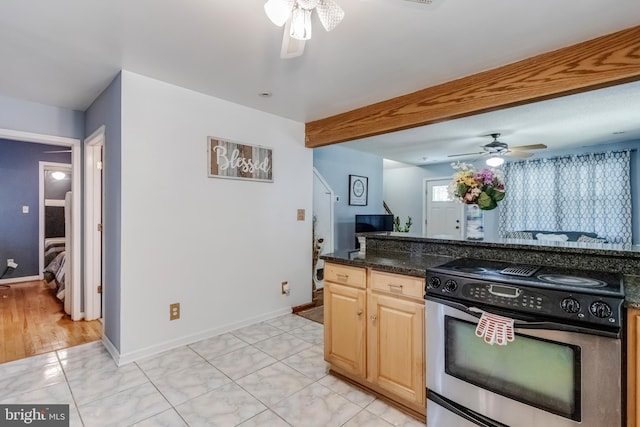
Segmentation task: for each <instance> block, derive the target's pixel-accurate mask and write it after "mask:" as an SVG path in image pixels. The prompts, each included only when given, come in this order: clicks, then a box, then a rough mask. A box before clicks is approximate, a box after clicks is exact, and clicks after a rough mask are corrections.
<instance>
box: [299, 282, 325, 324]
mask: <svg viewBox="0 0 640 427" xmlns="http://www.w3.org/2000/svg"><path fill="white" fill-rule="evenodd" d="M313 303H314V305H315V306H314V307H312V308H308V309H306V310H302V311H299V312H297V313H296V314H297V315H298V316H302V317H304V318H306V319H309V320H313V321H314V322H318V323H324V288H320V289H318V290H316V291H315V292H314V295H313Z"/></svg>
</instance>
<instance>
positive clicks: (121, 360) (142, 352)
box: [107, 308, 291, 366]
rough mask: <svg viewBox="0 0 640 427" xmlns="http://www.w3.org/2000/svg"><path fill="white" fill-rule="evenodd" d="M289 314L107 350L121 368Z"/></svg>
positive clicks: (284, 310)
mask: <svg viewBox="0 0 640 427" xmlns="http://www.w3.org/2000/svg"><path fill="white" fill-rule="evenodd" d="M289 313H291V311H290V309H289V308H281V309H278V310H275V311H272V312H269V313H264V314H261V315H259V316H254V317H250V318H248V319H245V320H242V321H239V322H234V323H228V324H226V325H224V326H220V327H218V328H212V329H208V330H205V331H202V332H198V333H195V334H192V335H187V336H184V337H180V338H176V339H173V340H169V341H164V342H162V343H159V344H156V345H152V346H149V347H145V348H141V349H139V350H134V351H131V352H128V353H119V352H118V351H117V350H116V348H115V347H113V350H115V352H116V353H115V355H114V353H112V352H111V351H110V350H109V348H107V350H108V351H109V353H110V354H111V356H112V357H113V360H114V361H115V362H116V364H117V365H118V366H122V365H126V364H128V363H131V362H135V361H137V360H140V359H143V358H145V357H150V356H154V355H156V354H159V353H162V352H164V351H169V350H173V349H174V348H178V347H181V346H183V345H189V344H193V343H195V342H198V341H201V340H204V339H207V338H212V337H215V336H218V335H221V334H224V333H227V332H231V331H233V330H235V329H239V328H243V327H245V326H249V325H253V324H254V323H258V322H263V321H265V320H269V319H273V318H275V317H278V316H282V315H284V314H289Z"/></svg>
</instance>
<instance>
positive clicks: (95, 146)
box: [84, 125, 106, 320]
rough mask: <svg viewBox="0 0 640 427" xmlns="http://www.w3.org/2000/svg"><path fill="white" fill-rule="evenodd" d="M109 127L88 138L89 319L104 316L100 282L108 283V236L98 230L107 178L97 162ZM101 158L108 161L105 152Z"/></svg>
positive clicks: (86, 243)
mask: <svg viewBox="0 0 640 427" xmlns="http://www.w3.org/2000/svg"><path fill="white" fill-rule="evenodd" d="M105 129H106V128H105V126H104V125H102V126H100V127H99V128H98V129H96V130H95V131H94V132H93V133H92V134H91V135H89V136H88V137H87V138H85V141H84V200H85V203H84V230H85V233H84V253H85V263H84V283H85V287H84V288H85V293H84V295H85V302H84V307H85V308H84V310H85V313H84V314H85V320H94V319H99V318H101V317H102V307H103V304H102V295H103V293H100V292H98V288H97V287H98V284H99V285H102V286H103V287H104V269H103V266H104V239H103V238H102V232H101V231H98V225H99V224H103V223H104V221H103V200H104V180H103V179H101V173H99V172H98V171H97V169H96V168H95V167H93V166H94V164H95V162H96V160H97V159H96V157H98V156H99V155H100V153H101V152H102V150H103V149H104V141H105ZM101 159H102V162H104V155H103V156H101ZM102 170H104V163H103V168H102ZM96 282H99V283H96Z"/></svg>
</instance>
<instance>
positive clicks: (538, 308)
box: [426, 273, 622, 327]
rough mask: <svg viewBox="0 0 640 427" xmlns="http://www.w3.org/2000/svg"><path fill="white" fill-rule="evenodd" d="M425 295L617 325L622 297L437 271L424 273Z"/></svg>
mask: <svg viewBox="0 0 640 427" xmlns="http://www.w3.org/2000/svg"><path fill="white" fill-rule="evenodd" d="M426 294H427V295H439V296H442V297H445V298H447V299H451V300H454V301H455V300H459V301H460V302H463V303H465V304H469V303H474V302H475V303H481V304H483V305H486V306H493V307H498V308H500V309H502V310H506V311H513V312H520V313H525V314H529V315H536V314H537V315H544V316H551V317H555V318H561V319H567V320H572V321H577V322H585V323H592V324H599V325H606V326H610V327H620V326H621V312H622V299H620V298H614V297H607V296H603V295H596V294H588V293H580V292H576V293H572V292H568V291H566V290H556V289H549V288H538V287H534V286H525V285H520V284H517V285H511V284H504V283H494V282H490V281H483V280H478V279H473V278H468V277H461V276H454V275H447V274H441V273H436V274H432V273H428V274H427V281H426Z"/></svg>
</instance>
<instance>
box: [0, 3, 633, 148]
mask: <svg viewBox="0 0 640 427" xmlns="http://www.w3.org/2000/svg"><path fill="white" fill-rule="evenodd" d="M265 1H266V0H189V1H184V0H183V1H180V0H56V1H51V0H2V6H1V8H0V40H2V42H1V43H0V58H2V66H1V67H0V95H4V96H9V97H15V98H21V99H27V100H31V101H35V102H40V103H44V104H49V105H55V106H60V107H65V108H71V109H75V110H81V111H82V110H85V109H86V108H87V107H88V106H89V105H90V104H91V102H92V101H93V100H94V99H95V97H96V96H97V95H98V94H99V93H100V92H101V91H102V90H103V89H104V88H105V87H106V86H107V84H108V83H109V82H110V81H111V79H113V77H114V76H115V75H116V73H117V72H118V70H120V69H126V70H129V71H132V72H135V73H139V74H142V75H146V76H149V77H152V78H156V79H159V80H163V81H167V82H170V83H174V84H176V85H179V86H182V87H186V88H189V89H193V90H195V91H198V92H202V93H206V94H210V95H213V96H216V97H219V98H222V99H226V100H229V101H232V102H237V103H239V104H243V105H247V106H251V107H254V108H257V109H260V110H263V111H267V112H270V113H273V114H277V115H279V116H283V117H288V118H291V119H293V120H296V121H301V122H308V121H312V120H316V119H320V118H324V117H328V116H331V115H334V114H337V113H341V112H345V111H348V110H351V109H354V108H357V107H361V106H364V105H368V104H371V103H374V102H377V101H381V100H385V99H389V98H392V97H395V96H398V95H402V94H405V93H409V92H413V91H416V90H419V89H422V88H425V87H429V86H433V85H435V84H438V83H442V82H446V81H450V80H453V79H456V78H459V77H463V76H467V75H471V74H474V73H477V72H480V71H483V70H487V69H491V68H495V67H497V66H500V65H504V64H507V63H511V62H514V61H518V60H521V59H524V58H528V57H531V56H534V55H537V54H539V53H543V52H547V51H551V50H555V49H558V48H562V47H565V46H569V45H573V44H575V43H578V42H580V41H584V40H588V39H592V38H594V37H597V36H600V35H604V34H609V33H612V32H615V31H617V30H621V29H625V28H629V27H632V26H634V25H637V24H638V23H639V22H640V7H638V0H615V1H614V2H611V1H603V0H562V1H557V0H535V1H526V2H525V1H514V0H436V1H435V3H434V5H431V6H425V5H420V4H416V3H412V2H409V1H406V0H337V2H338V3H339V4H340V5H341V6H342V8H343V9H344V11H345V14H346V16H345V18H344V20H343V22H342V23H341V24H340V25H338V27H337V28H336V29H335V30H333V31H332V32H330V33H327V32H325V31H324V29H323V28H322V27H321V25H320V24H319V21H318V20H317V18H316V17H315V16H314V18H313V24H314V31H313V38H312V40H310V41H309V42H307V44H306V51H305V53H304V55H303V56H302V57H299V58H296V59H281V58H280V57H279V54H280V45H281V41H282V31H283V30H282V29H281V28H278V27H275V26H274V25H273V24H272V23H271V22H270V21H269V20H268V18H267V17H266V16H265V14H264V11H263V5H264V3H265ZM264 91H269V92H272V93H273V96H272V97H270V98H261V97H259V96H258V94H259V93H260V92H264ZM498 129H504V130H505V132H504V133H505V135H504V139H505V140H507V139H508V141H507V142H511V141H510V140H511V139H513V143H515V144H516V145H520V144H522V143H527V142H525V139H524V136H523V135H524V130H523V129H524V128H523V126H521V125H520V124H519V123H511V122H505V123H501V124H499V127H498ZM493 130H494V129H493V128H491V129H489V128H487V127H486V126H484V127H482V126H479V125H478V126H477V128H473V127H471V128H469V129H467V130H466V132H465V134H464V135H466V136H469V137H475V136H477V135H478V134H480V133H487V132H488V131H493ZM507 131H508V132H510V133H511V134H509V133H508V132H507ZM519 133H520V134H522V136H523V139H519V137H520V136H521V135H519ZM538 136H539V135H536V143H538V142H545V143H546V141H548V139H546V140H545V141H541V140H540V138H537V137H538ZM516 137H518V139H517V138H516ZM545 137H546V138H548V133H547V134H546V135H545ZM516 139H517V140H516ZM474 144H475V143H474ZM452 151H454V150H453V149H452ZM455 151H459V150H458V147H456V150H455ZM474 151H475V150H474Z"/></svg>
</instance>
